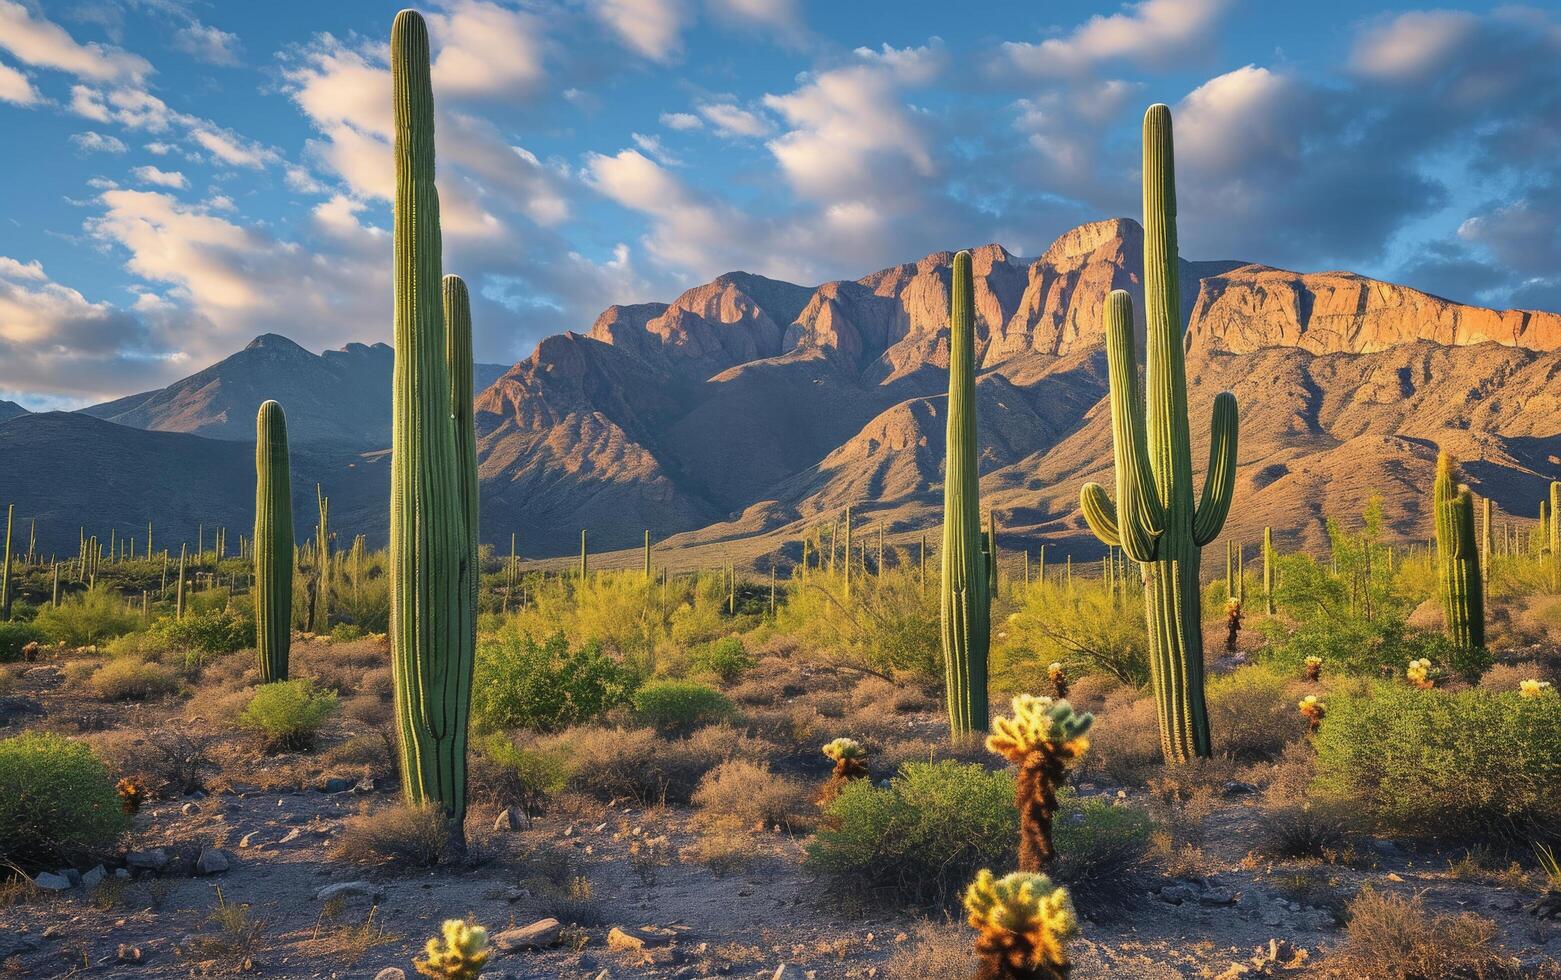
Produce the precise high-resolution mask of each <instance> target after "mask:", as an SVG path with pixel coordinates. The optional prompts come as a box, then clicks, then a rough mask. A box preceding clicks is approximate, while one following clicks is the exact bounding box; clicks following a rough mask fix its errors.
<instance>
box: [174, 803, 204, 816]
mask: <svg viewBox="0 0 1561 980" xmlns="http://www.w3.org/2000/svg"><path fill="white" fill-rule="evenodd" d="M179 812H180V813H182V814H184V815H185V816H187V817H193V816H195V815H196V814H197V813H200V812H201V808H200V807H198V806H196V805H195V804H194V803H186V804H185V805H184V806H181V807H180V808H179Z"/></svg>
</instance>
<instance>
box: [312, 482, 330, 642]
mask: <svg viewBox="0 0 1561 980" xmlns="http://www.w3.org/2000/svg"><path fill="white" fill-rule="evenodd" d="M314 501H315V506H316V507H317V508H318V509H319V513H320V524H319V526H318V527H316V528H315V532H314V564H315V580H316V582H317V583H318V584H317V586H316V587H315V591H314V622H313V623H312V624H310V627H309V628H310V629H312V630H314V631H315V632H316V633H328V632H330V628H331V523H330V522H331V500H330V498H329V497H327V496H326V495H325V493H324V491H322V490H321V489H320V485H319V484H318V483H316V484H315V485H314Z"/></svg>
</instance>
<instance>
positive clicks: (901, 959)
mask: <svg viewBox="0 0 1561 980" xmlns="http://www.w3.org/2000/svg"><path fill="white" fill-rule="evenodd" d="M979 966H980V964H979V963H978V962H977V961H976V956H975V946H974V944H973V943H971V941H970V930H969V929H966V928H964V927H963V926H961V925H953V924H946V923H934V922H922V923H920V924H918V925H917V926H916V928H915V929H913V930H912V931H911V936H910V941H909V942H906V943H901V944H900V945H899V946H898V947H896V949H895V951H894V953H893V954H892V955H891V956H890V957H889V960H888V962H886V963H885V964H884V966H883V975H884V976H885V977H887V978H888V980H970V978H971V977H973V976H975V975H976V973H977V971H978V968H979Z"/></svg>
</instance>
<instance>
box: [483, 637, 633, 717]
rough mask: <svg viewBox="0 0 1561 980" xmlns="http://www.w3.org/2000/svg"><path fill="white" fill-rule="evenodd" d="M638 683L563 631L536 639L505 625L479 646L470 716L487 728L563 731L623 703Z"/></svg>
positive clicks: (595, 651) (608, 659) (594, 650)
mask: <svg viewBox="0 0 1561 980" xmlns="http://www.w3.org/2000/svg"><path fill="white" fill-rule="evenodd" d="M634 684H635V679H634V677H633V675H632V674H631V673H630V672H629V671H628V670H626V669H625V668H624V667H623V666H622V665H621V664H619V663H618V662H617V661H616V660H614V659H613V658H612V657H610V656H608V655H607V654H605V653H603V652H602V650H601V648H599V647H597V646H594V645H587V646H583V647H575V648H571V647H570V645H569V641H568V640H567V639H565V637H564V634H562V633H555V634H553V635H552V636H551V637H549V638H548V639H547V640H545V641H544V642H542V643H538V642H537V641H535V640H533V639H532V638H531V637H529V636H526V635H523V634H521V633H518V632H517V631H516V630H514V629H513V628H505V629H503V630H501V631H500V632H499V633H498V634H496V635H493V636H486V637H483V639H482V640H481V642H479V643H478V645H477V665H476V679H475V681H474V682H473V684H472V718H473V720H474V721H475V723H476V725H477V727H478V728H479V729H480V730H485V731H497V730H501V729H511V728H520V729H526V730H528V731H537V732H554V731H559V730H561V729H564V728H567V727H569V726H570V725H578V724H581V723H584V722H588V721H591V720H594V719H595V718H597V717H599V716H600V715H602V714H603V713H604V712H606V711H608V710H609V709H611V708H615V707H617V706H618V705H620V704H623V703H625V701H627V699H628V697H629V695H630V693H631V692H632V691H633V690H634Z"/></svg>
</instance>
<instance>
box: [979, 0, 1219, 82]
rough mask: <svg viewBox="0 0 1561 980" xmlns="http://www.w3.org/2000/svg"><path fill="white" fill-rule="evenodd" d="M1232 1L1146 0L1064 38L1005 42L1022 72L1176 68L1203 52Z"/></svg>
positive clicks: (1099, 17) (1050, 74) (1068, 73)
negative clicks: (1133, 67) (1133, 66)
mask: <svg viewBox="0 0 1561 980" xmlns="http://www.w3.org/2000/svg"><path fill="white" fill-rule="evenodd" d="M1232 5H1233V4H1232V0H1144V2H1142V3H1133V4H1127V5H1126V6H1124V8H1123V10H1122V12H1121V13H1116V14H1109V15H1104V14H1097V15H1096V16H1094V17H1091V18H1090V19H1089V20H1087V21H1085V22H1084V23H1083V24H1082V25H1080V26H1079V27H1077V28H1075V29H1074V30H1072V31H1070V32H1069V33H1068V34H1066V35H1064V36H1062V37H1056V38H1047V39H1046V40H1044V41H1041V42H1039V43H1033V42H1029V41H1009V42H1005V43H1004V44H1003V46H1002V50H1003V52H1004V53H1005V54H1006V55H1007V56H1008V59H1009V61H1010V63H1011V64H1012V65H1013V66H1014V67H1016V68H1018V69H1019V70H1020V71H1023V72H1026V73H1028V74H1031V75H1036V76H1043V77H1069V76H1078V75H1087V74H1091V73H1093V72H1096V71H1098V70H1100V69H1101V68H1103V67H1104V68H1108V69H1113V70H1114V69H1115V68H1117V67H1119V66H1122V65H1135V66H1140V67H1148V68H1154V69H1164V68H1169V67H1173V66H1175V65H1177V64H1179V63H1181V62H1183V61H1185V60H1187V59H1189V58H1193V57H1198V56H1201V55H1203V54H1204V53H1205V52H1206V51H1207V50H1208V49H1209V47H1210V46H1211V45H1212V43H1213V41H1214V35H1215V31H1216V29H1217V28H1218V26H1219V22H1220V17H1221V16H1222V15H1223V14H1224V13H1225V12H1226V11H1227V10H1228V9H1229V8H1230V7H1231V6H1232Z"/></svg>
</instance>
